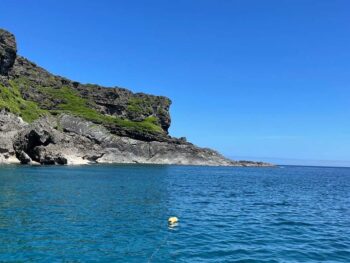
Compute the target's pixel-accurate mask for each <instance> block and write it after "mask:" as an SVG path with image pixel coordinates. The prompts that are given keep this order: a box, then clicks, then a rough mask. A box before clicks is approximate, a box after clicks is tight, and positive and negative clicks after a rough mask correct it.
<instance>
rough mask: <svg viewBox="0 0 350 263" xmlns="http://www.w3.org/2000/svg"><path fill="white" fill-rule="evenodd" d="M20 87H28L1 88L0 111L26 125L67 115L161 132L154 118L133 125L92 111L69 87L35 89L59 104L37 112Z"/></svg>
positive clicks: (21, 82)
mask: <svg viewBox="0 0 350 263" xmlns="http://www.w3.org/2000/svg"><path fill="white" fill-rule="evenodd" d="M19 85H21V86H26V85H28V83H27V80H25V79H17V80H15V81H10V86H9V87H5V86H3V85H0V109H7V110H8V111H10V112H12V113H14V114H17V115H19V116H21V117H22V118H23V120H25V121H27V122H32V121H34V120H36V119H38V118H39V117H41V116H43V115H45V114H59V113H69V114H72V115H75V116H78V117H82V118H85V119H87V120H90V121H93V122H95V123H100V124H113V125H116V126H120V127H122V128H125V129H128V130H137V131H142V132H150V133H161V132H163V130H162V128H161V127H160V126H159V124H158V119H157V118H156V117H154V116H150V117H148V118H146V119H145V120H143V121H140V122H136V121H130V120H127V119H121V118H118V117H115V116H108V115H103V114H101V113H100V112H98V111H97V110H95V109H93V108H92V107H91V102H90V103H89V101H87V100H86V99H84V98H82V97H80V96H79V94H78V93H77V92H76V91H75V90H73V89H71V88H69V87H62V88H60V89H55V88H51V87H36V88H37V89H38V92H41V93H43V94H45V95H46V96H47V97H48V98H51V99H58V100H60V101H61V103H60V104H59V105H58V106H56V108H55V109H53V110H44V109H41V108H40V106H39V105H38V103H36V102H33V101H28V100H24V99H23V98H22V95H21V93H20V89H19ZM89 104H90V105H89ZM135 104H136V103H135Z"/></svg>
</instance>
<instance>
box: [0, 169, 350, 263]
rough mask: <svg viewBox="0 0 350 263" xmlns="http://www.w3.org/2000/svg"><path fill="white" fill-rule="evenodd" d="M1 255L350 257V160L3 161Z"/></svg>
mask: <svg viewBox="0 0 350 263" xmlns="http://www.w3.org/2000/svg"><path fill="white" fill-rule="evenodd" d="M169 216H177V217H179V218H180V223H179V225H178V226H176V227H173V228H169V227H168V225H167V218H168V217H169ZM0 261H1V262H6V261H12V262H23V261H26V262H28V261H32V262H62V261H63V262H96V261H98V262H325V261H328V262H350V169H347V168H315V167H314V168H312V167H291V166H290V167H282V168H209V167H181V166H136V165H135V166H132V165H129V166H128V165H125V166H85V167H23V166H10V167H2V168H0Z"/></svg>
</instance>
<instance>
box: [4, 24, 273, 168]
mask: <svg viewBox="0 0 350 263" xmlns="http://www.w3.org/2000/svg"><path fill="white" fill-rule="evenodd" d="M170 105H171V101H170V99H168V98H166V97H163V96H153V95H148V94H144V93H133V92H131V91H130V90H127V89H124V88H120V87H110V88H107V87H102V86H99V85H95V84H81V83H79V82H77V81H71V80H69V79H66V78H64V77H60V76H56V75H53V74H51V73H49V72H48V71H46V70H45V69H43V68H41V67H39V66H37V65H36V64H34V63H33V62H31V61H29V60H27V59H26V58H23V57H21V56H19V55H17V44H16V40H15V37H14V36H13V34H11V33H10V32H8V31H6V30H3V29H0V163H17V162H19V163H22V164H86V163H152V164H184V165H225V166H269V164H266V163H262V162H249V161H232V160H229V159H227V158H225V157H223V156H222V155H220V154H219V153H218V152H216V151H213V150H211V149H206V148H199V147H197V146H195V145H193V144H191V143H189V142H187V141H186V140H185V139H183V138H180V139H178V138H174V137H171V136H170V135H169V133H168V129H169V127H170V124H171V118H170V114H169V107H170Z"/></svg>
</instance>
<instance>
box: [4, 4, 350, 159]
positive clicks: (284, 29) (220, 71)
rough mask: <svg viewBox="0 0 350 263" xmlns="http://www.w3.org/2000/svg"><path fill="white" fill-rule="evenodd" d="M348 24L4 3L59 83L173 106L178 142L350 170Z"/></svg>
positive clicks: (280, 16)
mask: <svg viewBox="0 0 350 263" xmlns="http://www.w3.org/2000/svg"><path fill="white" fill-rule="evenodd" d="M349 14H350V1H347V0H344V1H338V0H327V1H323V0H314V1H312V0H289V1H284V0H275V1H269V0H265V1H261V0H255V1H253V0H231V1H225V0H210V1H208V0H176V1H174V0H171V1H170V0H158V1H155V0H143V1H137V0H132V1H130V0H125V1H119V0H115V1H112V0H111V1H108V0H95V1H94V0H69V1H68V0H56V1H54V0H50V1H47V0H35V1H25V0H1V15H0V27H2V28H5V29H8V30H10V31H12V32H13V33H14V34H15V35H16V37H17V42H18V45H19V53H20V54H21V55H23V56H25V57H27V58H29V59H31V60H32V61H34V62H35V63H37V64H39V65H41V66H42V67H44V68H46V69H48V70H49V71H51V72H52V73H55V74H58V75H62V76H65V77H68V78H71V79H73V80H77V81H80V82H89V83H98V84H102V85H107V86H115V85H118V86H121V87H125V88H129V89H131V90H133V91H137V92H139V91H140V92H141V91H142V92H146V93H152V94H156V95H164V96H168V97H170V98H171V99H172V101H173V104H172V107H171V114H172V127H171V129H170V132H171V134H172V135H173V136H178V137H180V136H186V137H187V138H188V140H190V141H192V142H194V143H196V144H198V145H200V146H208V147H212V148H215V149H217V150H219V151H221V152H222V153H224V154H225V155H227V156H230V157H236V158H239V159H241V158H258V159H262V160H277V159H276V158H278V160H280V159H284V160H286V161H283V160H282V161H278V162H282V163H283V162H286V163H287V162H288V160H294V162H297V163H305V164H308V163H309V162H310V160H311V161H312V162H315V161H316V163H317V162H319V163H322V164H326V163H327V164H330V165H332V163H337V164H348V165H350V15H349ZM295 160H296V161H295ZM318 160H327V162H324V161H318Z"/></svg>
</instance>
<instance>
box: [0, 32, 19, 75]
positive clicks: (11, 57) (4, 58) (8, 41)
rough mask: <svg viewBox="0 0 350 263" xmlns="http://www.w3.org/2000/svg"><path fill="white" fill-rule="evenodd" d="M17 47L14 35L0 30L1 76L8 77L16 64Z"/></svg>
mask: <svg viewBox="0 0 350 263" xmlns="http://www.w3.org/2000/svg"><path fill="white" fill-rule="evenodd" d="M16 54H17V45H16V40H15V37H14V35H12V34H11V33H9V32H7V31H5V30H2V29H0V74H1V75H7V74H8V72H9V70H10V69H11V68H12V66H13V64H14V63H15V59H16Z"/></svg>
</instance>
